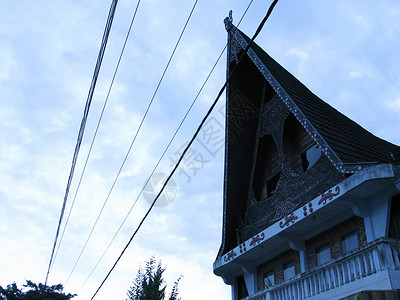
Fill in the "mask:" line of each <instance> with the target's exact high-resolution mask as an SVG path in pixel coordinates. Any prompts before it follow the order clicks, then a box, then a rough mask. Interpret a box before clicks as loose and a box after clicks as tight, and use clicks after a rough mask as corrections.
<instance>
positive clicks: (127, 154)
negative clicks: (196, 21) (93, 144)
mask: <svg viewBox="0 0 400 300" xmlns="http://www.w3.org/2000/svg"><path fill="white" fill-rule="evenodd" d="M197 2H198V0H196V1H195V2H194V5H193V7H192V9H191V11H190V14H189V17H188V18H187V20H186V23H185V25H184V27H183V29H182V32H181V34H180V36H179V38H178V41H177V42H176V44H175V47H174V49H173V51H172V54H171V56H170V58H169V60H168V63H167V65H166V67H165V69H164V71H163V73H162V76H161V78H160V80H159V82H158V84H157V87H156V89H155V91H154V93H153V96H152V98H151V100H150V103H149V104H148V106H147V109H146V111H145V113H144V115H143V118H142V120H141V122H140V124H139V127H138V129H137V130H136V133H135V135H134V138H133V140H132V142H131V144H130V146H129V149H128V152H127V153H126V155H125V157H124V159H123V161H122V164H121V167H120V168H119V170H118V173H117V175H116V177H115V179H114V182H113V184H112V185H111V188H110V191H109V192H108V195H107V197H106V199H105V201H104V203H103V206H102V208H101V209H100V212H99V214H98V216H97V218H96V221H95V223H94V224H93V226H92V229H91V231H90V233H89V236H88V238H87V239H86V242H85V244H84V246H83V248H82V250H81V252H80V254H79V256H78V258H77V260H76V261H75V264H74V266H73V268H72V271H71V272H70V274H69V276H68V278H67V280H66V283H67V282H68V281H69V279H70V278H71V275H72V273H73V272H74V270H75V268H76V266H77V264H78V262H79V260H80V258H81V256H82V253H83V252H84V250H85V248H86V246H87V244H88V242H89V240H90V238H91V236H92V234H93V231H94V229H95V227H96V225H97V222H98V221H99V219H100V216H101V214H102V213H103V210H104V207H105V206H106V204H107V202H108V199H109V198H110V195H111V193H112V191H113V189H114V187H115V184H116V182H117V180H118V178H119V175H120V174H121V172H122V169H123V167H124V165H125V163H126V161H127V159H128V156H129V154H130V152H131V150H132V147H133V145H134V143H135V141H136V138H137V136H138V134H139V132H140V129H141V127H142V125H143V123H144V120H145V119H146V116H147V113H148V112H149V110H150V107H151V105H152V103H153V101H154V99H155V96H156V94H157V92H158V90H159V88H160V86H161V82H162V81H163V79H164V76H165V74H166V72H167V70H168V68H169V65H170V63H171V61H172V58H173V57H174V54H175V52H176V49H177V48H178V45H179V43H180V41H181V39H182V36H183V33H184V32H185V30H186V27H187V25H188V23H189V20H190V19H191V16H192V14H193V11H194V9H195V8H196V5H197ZM66 283H65V284H66ZM65 284H64V285H65Z"/></svg>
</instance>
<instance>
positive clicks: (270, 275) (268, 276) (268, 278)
mask: <svg viewBox="0 0 400 300" xmlns="http://www.w3.org/2000/svg"><path fill="white" fill-rule="evenodd" d="M263 277H264V288H266V289H267V288H270V287H271V286H273V285H274V284H275V276H274V272H273V271H271V272H267V273H264V275H263Z"/></svg>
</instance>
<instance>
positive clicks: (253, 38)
mask: <svg viewBox="0 0 400 300" xmlns="http://www.w3.org/2000/svg"><path fill="white" fill-rule="evenodd" d="M278 1H279V0H274V1H273V2H272V4H271V5H270V7H269V9H268V11H267V14H266V15H265V17H264V19H263V20H262V21H261V23H260V25H259V26H258V28H257V30H256V32H255V34H254V35H253V37H252V38H251V40H250V42H249V43H248V45H247V47H246V48H245V50H244V51H243V52H242V53H241V55H240V57H239V60H238V63H237V65H236V66H235V67H234V69H233V70H232V72H231V73H230V75H229V77H228V78H227V80H226V81H225V83H224V85H223V86H222V88H221V90H220V91H219V93H218V95H217V97H216V98H215V100H214V102H213V104H212V105H211V107H210V108H209V110H208V111H207V113H206V115H205V116H204V118H203V119H202V121H201V122H200V125H199V126H198V128H197V130H196V132H195V133H194V135H193V136H192V138H191V139H190V141H189V143H188V145H187V146H186V148H185V149H184V150H183V152H182V154H181V156H180V157H179V159H178V161H177V162H176V164H175V166H174V168H173V169H172V171H171V173H170V174H169V175H168V177H167V179H166V180H165V182H164V184H163V186H162V187H161V189H160V191H159V192H158V194H157V196H156V197H155V198H154V200H153V202H152V203H151V205H150V207H149V209H148V210H147V212H146V214H145V215H144V217H143V218H142V220H141V221H140V223H139V225H138V226H137V228H136V230H135V232H134V233H133V234H132V236H131V238H130V239H129V241H128V243H127V244H126V245H125V247H124V249H123V250H122V252H121V254H120V255H119V256H118V258H117V260H116V261H115V262H114V264H113V266H112V267H111V269H110V271H109V272H108V273H107V275H106V277H105V278H104V280H103V281H102V283H101V284H100V286H99V287H98V288H97V290H96V292H95V293H94V294H93V296H92V298H91V299H94V297H95V296H96V295H97V293H98V292H99V290H100V289H101V287H102V286H103V285H104V283H105V282H106V280H107V279H108V277H109V276H110V274H111V272H112V271H113V270H114V269H115V267H116V266H117V264H118V262H119V261H120V259H121V257H122V256H123V255H124V253H125V251H126V250H127V249H128V247H129V245H130V243H131V242H132V240H133V238H134V237H135V236H136V234H137V233H138V231H139V230H140V228H141V227H142V225H143V223H144V221H145V220H146V219H147V217H148V216H149V214H150V212H151V210H152V209H153V207H154V205H155V203H156V202H157V200H158V198H159V197H160V196H161V194H162V192H163V191H164V189H165V188H166V186H167V184H168V182H169V180H170V179H171V178H172V176H173V175H174V173H175V171H176V170H177V169H178V167H179V164H180V163H181V161H182V160H183V158H184V156H185V154H186V153H187V151H188V150H189V148H190V146H191V145H192V144H193V142H194V140H195V139H196V137H197V135H198V134H199V132H200V130H201V128H202V127H203V125H204V123H205V122H206V120H207V118H208V117H209V115H210V114H211V112H212V111H213V109H214V107H215V105H216V104H217V103H218V100H219V98H220V97H221V95H222V94H223V92H224V90H225V88H226V86H227V84H228V82H229V81H230V79H231V78H232V76H233V74H234V73H235V71H236V69H237V66H238V65H239V64H240V62H241V61H242V59H243V57H244V56H245V55H246V54H247V51H248V50H249V49H250V46H251V45H252V43H253V41H254V40H255V39H256V37H257V36H258V34H259V33H260V32H261V30H262V28H263V27H264V24H265V22H266V21H267V20H268V18H269V16H270V15H271V13H272V11H273V9H274V7H275V5H276V4H277V3H278Z"/></svg>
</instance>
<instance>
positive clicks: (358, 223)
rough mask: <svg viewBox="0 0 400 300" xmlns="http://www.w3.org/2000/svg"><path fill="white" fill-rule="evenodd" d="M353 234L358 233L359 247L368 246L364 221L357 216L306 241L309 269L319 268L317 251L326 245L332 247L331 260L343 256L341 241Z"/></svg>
mask: <svg viewBox="0 0 400 300" xmlns="http://www.w3.org/2000/svg"><path fill="white" fill-rule="evenodd" d="M352 232H356V233H357V237H358V245H359V247H362V246H365V245H366V244H367V238H366V234H365V227H364V221H363V219H362V218H359V217H356V216H354V217H351V218H350V219H348V220H346V221H344V222H343V223H340V224H338V225H336V226H334V227H332V228H331V229H329V230H327V231H325V232H323V233H321V234H319V235H317V236H316V237H314V238H312V239H310V240H308V241H306V249H307V250H306V253H307V265H308V269H312V268H314V267H316V266H317V258H316V257H317V256H316V250H317V249H318V248H319V247H321V246H323V245H325V244H329V246H330V250H331V259H335V258H338V257H339V256H341V255H343V250H342V244H341V240H342V238H343V237H344V236H345V235H347V234H349V233H352Z"/></svg>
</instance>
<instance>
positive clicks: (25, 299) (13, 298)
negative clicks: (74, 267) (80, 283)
mask: <svg viewBox="0 0 400 300" xmlns="http://www.w3.org/2000/svg"><path fill="white" fill-rule="evenodd" d="M23 287H24V288H25V290H26V289H27V290H26V291H24V290H23V289H19V288H18V286H17V284H16V283H15V282H14V283H13V284H9V285H7V288H6V289H4V288H3V287H2V286H0V299H2V300H69V299H71V298H73V297H75V296H76V294H74V295H72V294H64V293H63V292H62V290H63V286H62V284H56V285H52V286H48V285H44V284H42V283H39V284H36V283H33V282H32V281H30V280H27V281H26V284H24V285H23Z"/></svg>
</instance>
